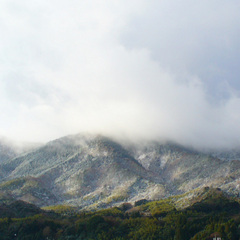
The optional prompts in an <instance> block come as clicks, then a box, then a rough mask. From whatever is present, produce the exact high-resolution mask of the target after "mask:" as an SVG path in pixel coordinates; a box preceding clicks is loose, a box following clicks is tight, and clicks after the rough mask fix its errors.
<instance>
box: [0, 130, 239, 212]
mask: <svg viewBox="0 0 240 240" xmlns="http://www.w3.org/2000/svg"><path fill="white" fill-rule="evenodd" d="M0 173H1V174H0V182H1V184H0V191H2V192H4V193H8V194H11V195H12V196H13V197H15V198H17V199H22V200H26V201H28V202H32V203H34V204H37V205H38V206H47V205H53V204H72V205H77V206H79V207H87V208H95V207H107V206H112V205H115V204H119V203H121V202H123V201H130V202H134V201H137V200H140V199H148V200H158V199H160V198H163V197H167V196H170V195H175V194H181V193H185V192H187V191H190V190H193V189H196V188H198V187H204V186H208V185H209V186H213V187H220V188H222V189H223V190H225V191H227V192H229V193H231V194H239V192H240V183H239V180H238V179H239V177H240V162H239V161H223V160H220V159H218V158H216V157H214V156H211V155H209V154H203V153H199V152H197V151H194V150H191V149H187V148H184V147H182V146H180V145H176V144H173V143H160V142H143V143H128V144H126V143H117V142H116V141H113V140H112V139H109V138H106V137H103V136H95V135H81V134H78V135H72V136H67V137H63V138H60V139H57V140H54V141H51V142H49V143H47V144H46V145H44V146H42V147H39V148H37V149H35V150H33V151H31V152H27V153H22V154H21V155H20V156H17V157H13V158H11V159H7V160H6V161H3V162H2V163H1V164H0Z"/></svg>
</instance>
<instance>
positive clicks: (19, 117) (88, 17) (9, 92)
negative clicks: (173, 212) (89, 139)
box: [0, 0, 240, 147]
mask: <svg viewBox="0 0 240 240" xmlns="http://www.w3.org/2000/svg"><path fill="white" fill-rule="evenodd" d="M0 5H1V8H0V9H1V10H0V16H1V18H0V30H1V33H2V35H3V36H4V38H1V39H0V56H1V57H0V69H1V71H0V93H1V95H0V110H1V112H2V113H3V115H2V116H3V117H1V119H0V134H2V135H6V136H9V137H11V138H17V139H18V140H34V141H46V140H49V139H53V138H56V137H60V136H63V135H66V134H71V133H77V132H81V131H90V132H100V133H103V134H104V133H106V134H110V135H121V134H123V135H126V136H128V137H135V138H136V137H146V138H161V139H171V140H174V141H177V142H180V143H182V144H187V145H194V146H197V147H207V146H210V147H224V146H225V147H229V146H233V145H234V146H235V145H239V143H240V137H239V136H240V127H239V126H238V124H237V123H238V122H239V120H240V111H239V109H240V99H239V96H238V95H237V94H238V89H235V91H232V88H234V87H235V86H236V82H234V81H235V79H236V76H235V75H236V74H237V73H238V72H237V70H236V69H235V68H234V70H235V73H234V74H235V75H234V76H233V80H231V79H225V80H224V81H225V82H226V83H227V84H228V85H229V88H228V89H227V90H226V89H225V88H224V94H226V96H227V97H219V93H220V91H219V90H218V91H216V90H214V89H210V90H209V88H210V87H212V86H214V87H216V89H223V88H222V87H220V86H223V85H224V84H223V83H221V84H220V85H219V84H218V83H217V80H218V79H217V76H219V74H221V73H222V71H224V72H225V73H226V74H225V75H224V76H230V75H229V72H230V70H231V69H232V66H231V65H232V64H235V63H232V60H233V59H236V60H238V58H236V55H235V52H234V50H235V49H236V47H238V45H239V43H238V42H237V41H236V36H238V35H239V32H240V30H239V28H238V26H239V25H238V24H237V23H238V21H239V19H240V17H238V15H236V9H237V7H239V4H238V2H237V1H228V2H227V1H221V2H219V1H211V2H210V3H209V2H206V1H203V2H201V3H200V2H198V3H194V4H193V3H192V2H191V1H187V0H185V1H181V4H180V2H176V1H175V2H174V1H160V2H159V1H154V0H152V1H145V0H142V1H130V2H129V1H128V2H127V1H102V2H99V1H94V0H92V1H75V0H71V1H63V0H61V1H46V0H41V1H37V0H36V1H27V0H25V1H21V2H19V1H16V0H12V1H2V2H1V4H0ZM213 10H214V11H213ZM196 27H197V28H196ZM227 29H228V30H227ZM226 31H229V36H228V37H226ZM221 34H223V36H222V35H221ZM218 36H220V38H218ZM223 43H224V44H225V45H222V44H223ZM214 44H216V47H215V48H212V46H214ZM222 46H223V50H222V51H220V56H221V57H224V61H220V60H219V58H218V57H219V56H218V54H217V51H218V50H219V49H221V47H222ZM230 50H231V51H230ZM208 57H209V58H210V60H211V61H212V62H213V64H212V65H211V64H210V66H208V63H209V62H208V61H206V59H208ZM210 60H209V61H210ZM222 63H227V64H226V65H224V68H223V67H222ZM205 67H208V69H207V70H206V71H205V69H204V68H205ZM209 69H210V70H209ZM209 82H211V84H209ZM220 82H223V79H221V81H220ZM234 84H235V85H234ZM224 86H225V85H224ZM209 94H211V95H212V96H214V97H213V98H214V101H212V100H211V101H210V100H209V99H211V98H210V97H209V96H210V95H209Z"/></svg>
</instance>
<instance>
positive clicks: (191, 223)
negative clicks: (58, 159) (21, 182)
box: [0, 193, 240, 240]
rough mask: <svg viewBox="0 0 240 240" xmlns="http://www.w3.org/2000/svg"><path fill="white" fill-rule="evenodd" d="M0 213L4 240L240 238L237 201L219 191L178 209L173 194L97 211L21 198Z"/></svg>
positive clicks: (192, 239)
mask: <svg viewBox="0 0 240 240" xmlns="http://www.w3.org/2000/svg"><path fill="white" fill-rule="evenodd" d="M175 199H176V198H175ZM13 209H14V211H13ZM49 209H51V210H50V211H49ZM0 214H1V215H0V217H2V218H0V239H3V240H8V239H9V240H13V239H19V240H32V239H35V240H38V239H39V240H43V239H59V240H61V239H69V240H70V239H71V240H81V239H82V240H83V239H84V240H85V239H89V240H90V239H92V240H93V239H99V240H123V239H128V240H131V239H132V240H145V239H148V240H154V239H156V240H159V239H166V240H188V239H191V240H200V239H201V240H202V239H212V238H213V237H212V236H214V235H217V236H221V237H222V239H223V240H239V239H240V206H239V203H238V199H232V198H229V197H226V196H225V195H224V194H219V193H218V194H209V195H208V196H207V197H205V198H204V199H200V200H199V199H198V200H194V201H192V202H191V204H190V205H189V206H188V207H186V208H184V209H181V210H177V209H176V208H175V205H174V204H173V200H172V199H171V198H169V199H164V200H161V201H151V202H148V201H146V200H141V201H138V202H135V204H134V205H131V204H130V203H124V204H122V205H120V206H119V207H113V208H109V209H104V210H98V211H94V212H81V211H78V210H77V209H75V208H71V207H68V206H54V207H52V208H51V207H49V208H48V211H46V210H44V211H43V210H41V209H37V208H36V207H35V206H33V205H31V204H27V203H24V202H22V201H16V202H14V203H11V205H8V204H5V203H4V204H2V205H1V206H0ZM14 214H15V215H14Z"/></svg>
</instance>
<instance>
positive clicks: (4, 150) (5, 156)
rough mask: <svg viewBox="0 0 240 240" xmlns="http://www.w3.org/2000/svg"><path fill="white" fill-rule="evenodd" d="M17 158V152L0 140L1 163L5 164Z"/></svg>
mask: <svg viewBox="0 0 240 240" xmlns="http://www.w3.org/2000/svg"><path fill="white" fill-rule="evenodd" d="M16 156H17V153H16V151H15V150H14V149H13V148H12V147H11V146H10V145H9V144H7V143H6V142H5V141H3V140H2V139H0V163H3V162H5V161H7V160H9V159H11V158H14V157H16Z"/></svg>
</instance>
